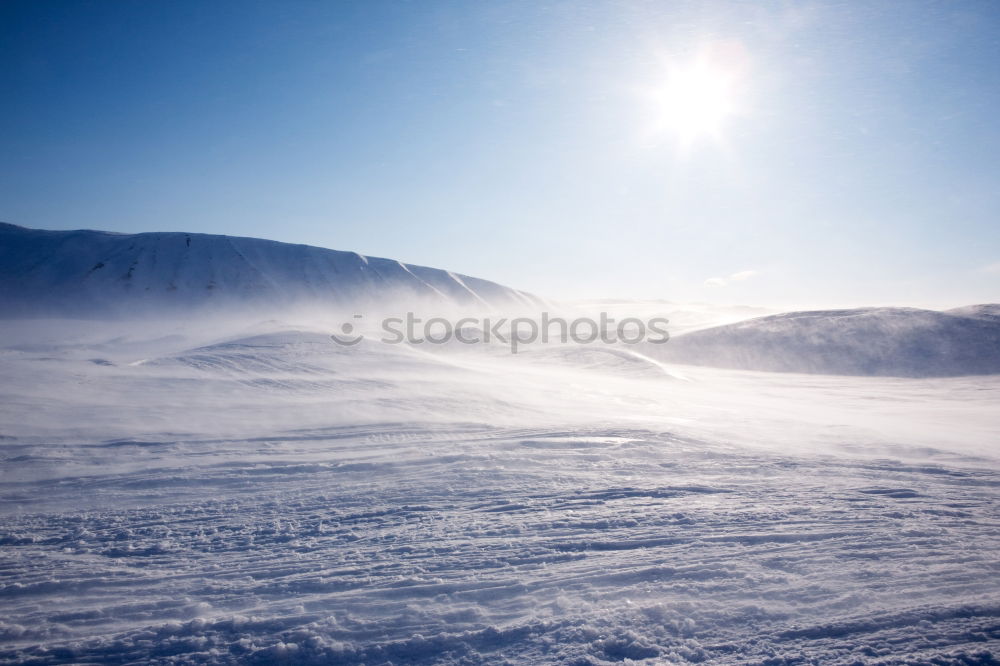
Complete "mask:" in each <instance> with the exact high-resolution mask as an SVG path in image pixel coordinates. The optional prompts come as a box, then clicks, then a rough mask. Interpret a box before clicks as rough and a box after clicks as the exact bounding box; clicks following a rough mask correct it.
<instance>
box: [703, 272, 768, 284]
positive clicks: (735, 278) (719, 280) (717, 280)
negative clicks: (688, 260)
mask: <svg viewBox="0 0 1000 666" xmlns="http://www.w3.org/2000/svg"><path fill="white" fill-rule="evenodd" d="M757 275H760V271H753V270H750V271H739V272H736V273H733V274H732V275H728V276H726V277H711V278H708V279H707V280H705V284H706V285H707V286H709V287H725V286H726V285H727V284H730V283H731V282H742V281H743V280H749V279H750V278H752V277H755V276H757Z"/></svg>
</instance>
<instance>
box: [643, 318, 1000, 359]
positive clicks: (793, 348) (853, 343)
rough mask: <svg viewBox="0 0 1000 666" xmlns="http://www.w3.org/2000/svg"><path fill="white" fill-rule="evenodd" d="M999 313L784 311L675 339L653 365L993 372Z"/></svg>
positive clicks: (998, 350)
mask: <svg viewBox="0 0 1000 666" xmlns="http://www.w3.org/2000/svg"><path fill="white" fill-rule="evenodd" d="M997 312H1000V306H997V305H974V306H968V307H965V308H957V309H955V310H949V311H946V312H936V311H933V310H920V309H915V308H859V309H855V310H820V311H809V312H788V313H785V314H779V315H772V316H767V317H759V318H756V319H750V320H747V321H742V322H738V323H735V324H728V325H725V326H717V327H714V328H709V329H704V330H700V331H694V332H691V333H687V334H685V335H681V336H677V337H675V338H674V339H673V340H671V342H670V344H667V345H662V346H660V347H658V348H656V349H651V350H650V353H656V354H658V355H659V356H660V357H661V358H663V359H665V360H669V361H674V362H679V363H688V364H693V365H708V366H715V367H723V368H735V369H742V370H767V371H778V372H803V373H814V374H831V375H874V376H888V377H948V376H961V375H981V374H996V373H1000V316H998V315H997V314H996V313H997Z"/></svg>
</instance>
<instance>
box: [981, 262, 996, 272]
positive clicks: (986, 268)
mask: <svg viewBox="0 0 1000 666" xmlns="http://www.w3.org/2000/svg"><path fill="white" fill-rule="evenodd" d="M979 270H981V271H982V272H984V273H990V274H992V275H998V274H1000V261H994V262H993V263H992V264H987V265H986V266H983V267H982V268H981V269H979Z"/></svg>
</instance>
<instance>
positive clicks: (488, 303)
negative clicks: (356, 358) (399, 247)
mask: <svg viewBox="0 0 1000 666" xmlns="http://www.w3.org/2000/svg"><path fill="white" fill-rule="evenodd" d="M392 300H400V301H403V302H410V301H414V300H419V301H420V302H428V303H433V304H436V305H439V304H445V305H457V306H473V307H480V308H491V307H505V308H510V307H515V308H517V307H522V308H523V307H531V306H537V304H538V303H539V301H538V300H537V299H536V298H535V297H533V296H531V295H529V294H525V293H524V292H520V291H517V290H514V289H510V288H508V287H504V286H501V285H499V284H496V283H494V282H489V281H487V280H481V279H478V278H474V277H468V276H465V275H458V274H456V273H451V272H449V271H444V270H439V269H436V268H427V267H424V266H413V265H409V264H404V263H402V262H399V261H394V260H392V259H381V258H377V257H366V256H363V255H360V254H357V253H355V252H341V251H336V250H328V249H324V248H319V247H312V246H309V245H293V244H289V243H279V242H277V241H270V240H263V239H258V238H241V237H235V236H217V235H210V234H196V233H141V234H120V233H111V232H105V231H89V230H79V231H45V230H41V229H28V228H25V227H20V226H16V225H12V224H3V223H0V316H5V317H10V316H20V315H30V316H37V315H61V316H66V315H69V316H95V317H100V316H106V315H119V316H120V315H127V314H131V313H142V312H149V311H154V310H155V311H160V312H162V311H163V310H164V309H171V308H185V309H188V310H190V309H192V308H200V307H204V306H210V307H212V308H217V307H220V306H264V307H269V306H273V305H278V304H280V305H288V304H294V303H320V304H333V305H348V304H351V305H353V304H358V303H367V302H375V301H378V302H380V303H385V302H388V301H392Z"/></svg>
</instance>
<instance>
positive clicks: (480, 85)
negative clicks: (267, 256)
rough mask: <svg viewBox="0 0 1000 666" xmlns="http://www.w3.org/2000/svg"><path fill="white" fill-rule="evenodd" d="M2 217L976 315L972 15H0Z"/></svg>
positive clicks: (997, 245)
mask: <svg viewBox="0 0 1000 666" xmlns="http://www.w3.org/2000/svg"><path fill="white" fill-rule="evenodd" d="M0 219H2V220H4V221H7V222H12V223H15V224H21V225H24V226H29V227H41V228H49V229H72V228H96V229H107V230H114V231H125V232H133V231H166V230H170V231H200V232H208V233H223V234H235V235H245V236H259V237H264V238H271V239H275V240H282V241H289V242H298V243H309V244H313V245H320V246H325V247H332V248H337V249H344V250H355V251H358V252H361V253H364V254H371V255H376V256H386V257H392V258H396V259H400V260H403V261H407V262H411V263H418V264H425V265H431V266H436V267H440V268H447V269H451V270H455V271H459V272H463V273H467V274H472V275H477V276H480V277H485V278H488V279H493V280H496V281H499V282H502V283H505V284H508V285H511V286H514V287H519V288H523V289H527V290H530V291H534V292H536V293H539V294H542V295H545V296H549V297H554V298H591V297H634V298H664V299H670V300H705V301H713V302H724V303H750V304H761V305H772V306H808V305H817V306H820V305H822V306H827V305H866V304H886V305H888V304H901V305H928V306H938V307H946V306H957V305H962V304H967V303H974V302H988V301H994V302H995V301H1000V4H998V3H996V2H995V1H993V0H987V1H984V2H972V1H963V0H947V1H944V0H942V1H940V2H937V1H921V0H905V1H900V2H881V3H880V2H865V3H860V2H852V1H843V2H816V3H811V2H790V1H789V2H770V3H769V2H748V1H746V2H732V3H727V2H708V1H703V2H685V1H679V0H678V1H671V0H661V1H660V2H627V1H624V0H614V1H608V2H586V1H580V2H539V1H537V0H536V1H526V2H499V1H497V2H475V1H472V0H468V1H465V2H433V1H431V0H427V1H424V0H421V1H413V2H390V1H381V0H359V1H358V2H333V1H330V2H312V1H311V2H294V1H288V0H285V1H282V2H278V1H277V0H275V1H273V2H252V1H249V0H238V1H231V2H230V1H224V0H213V1H210V2H202V1H197V2H185V1H182V0H170V1H169V2H168V1H166V0H163V1H156V0H145V1H142V2H140V1H128V2H126V1H113V0H99V1H96V2H86V1H82V0H73V1H67V2H51V1H46V0H28V1H25V2H20V1H12V0H3V1H2V2H0Z"/></svg>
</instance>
